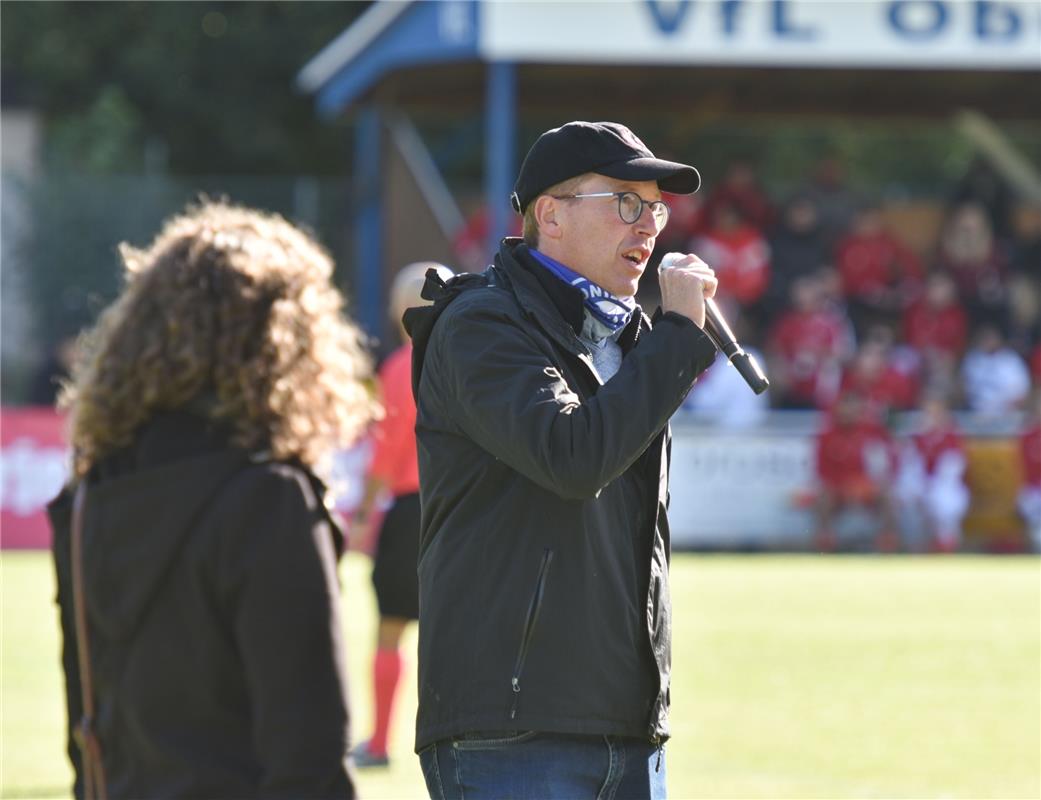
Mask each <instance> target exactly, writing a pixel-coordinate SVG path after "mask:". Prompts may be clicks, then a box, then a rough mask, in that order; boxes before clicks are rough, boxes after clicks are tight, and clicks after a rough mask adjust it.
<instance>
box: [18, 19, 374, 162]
mask: <svg viewBox="0 0 1041 800" xmlns="http://www.w3.org/2000/svg"><path fill="white" fill-rule="evenodd" d="M367 5H368V3H294V2H246V3H215V2H200V3H188V2H173V3H154V2H114V3H105V2H55V3H4V4H3V5H2V7H0V13H2V25H0V35H2V43H0V52H2V70H3V73H4V90H5V104H15V105H30V106H32V107H35V108H37V109H39V110H40V111H42V112H43V113H44V114H45V116H46V119H47V121H48V127H47V147H46V148H45V153H46V158H47V161H48V164H50V165H53V166H55V167H60V168H62V169H78V170H83V171H89V172H94V173H98V172H103V173H112V172H131V171H137V170H138V169H140V168H141V166H142V165H146V166H147V165H149V161H152V162H156V161H158V162H159V163H158V164H157V165H156V164H153V166H159V167H163V166H165V167H166V168H167V169H168V170H169V171H171V172H174V173H181V174H185V173H223V174H226V173H252V174H271V173H290V172H298V173H310V174H315V173H323V172H338V171H342V170H343V169H344V168H345V166H346V163H347V156H348V155H349V151H348V148H347V147H346V146H345V144H344V142H343V135H344V134H343V130H342V128H340V127H338V126H336V125H329V124H327V123H323V122H320V121H319V120H317V119H316V117H315V114H314V111H313V106H312V102H311V98H310V97H307V96H303V95H300V94H298V93H296V92H295V90H294V88H293V80H294V77H295V75H296V73H297V71H298V70H299V69H300V68H301V67H302V66H303V64H304V63H306V61H307V59H308V58H310V57H311V56H312V55H314V54H315V53H316V52H318V51H319V50H320V49H321V48H322V47H324V46H325V45H326V44H328V43H329V42H330V41H331V40H332V39H334V38H335V37H336V36H338V35H339V34H340V33H341V32H342V31H343V30H344V29H345V28H346V27H348V26H349V25H350V23H351V22H352V21H353V20H354V19H355V18H356V17H357V16H358V14H360V13H361V12H362V11H364V10H365V8H366V7H367Z"/></svg>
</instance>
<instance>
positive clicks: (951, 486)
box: [896, 395, 969, 553]
mask: <svg viewBox="0 0 1041 800" xmlns="http://www.w3.org/2000/svg"><path fill="white" fill-rule="evenodd" d="M966 465H967V460H966V457H965V444H964V442H963V441H962V436H961V433H960V432H959V430H958V428H957V426H956V425H955V422H954V418H953V417H952V416H951V412H950V407H949V406H948V404H947V401H946V400H945V399H944V398H943V397H940V396H937V395H932V396H930V397H928V398H926V399H925V401H924V402H923V403H922V407H921V423H920V427H919V429H918V431H917V432H915V433H913V434H912V435H911V436H910V437H909V439H908V441H907V442H906V443H905V446H904V448H903V450H902V452H901V458H900V468H899V472H898V476H897V482H896V494H897V497H898V498H899V499H900V501H902V502H903V503H905V504H906V505H907V506H909V507H910V509H911V510H912V511H913V512H915V516H916V517H917V516H918V515H921V517H922V518H924V520H925V523H926V525H925V527H926V530H927V531H928V534H929V549H930V550H931V551H932V552H936V553H953V552H955V551H956V550H957V549H958V547H959V545H960V543H961V534H962V528H961V524H962V520H963V519H964V518H965V512H966V511H968V509H969V489H968V487H967V486H966V485H965V467H966Z"/></svg>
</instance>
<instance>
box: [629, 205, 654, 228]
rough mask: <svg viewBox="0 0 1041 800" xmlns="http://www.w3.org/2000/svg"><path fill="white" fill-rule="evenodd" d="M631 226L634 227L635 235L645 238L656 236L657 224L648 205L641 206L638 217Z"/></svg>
mask: <svg viewBox="0 0 1041 800" xmlns="http://www.w3.org/2000/svg"><path fill="white" fill-rule="evenodd" d="M633 225H635V226H636V231H637V233H640V234H644V235H647V236H657V235H658V223H657V222H655V221H654V214H653V213H652V212H651V206H650V204H649V203H644V204H643V207H642V208H641V209H640V216H639V217H637V219H636V222H634V223H633Z"/></svg>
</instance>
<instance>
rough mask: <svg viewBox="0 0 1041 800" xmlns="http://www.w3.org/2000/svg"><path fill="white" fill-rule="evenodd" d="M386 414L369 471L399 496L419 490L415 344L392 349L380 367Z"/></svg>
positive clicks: (377, 433)
mask: <svg viewBox="0 0 1041 800" xmlns="http://www.w3.org/2000/svg"><path fill="white" fill-rule="evenodd" d="M379 379H380V393H381V395H382V400H383V408H384V417H383V419H381V420H379V421H378V422H377V423H376V425H375V428H374V430H373V435H372V441H373V454H372V463H371V464H370V465H369V473H370V474H371V475H373V476H375V477H377V478H381V479H382V480H384V481H386V482H387V483H388V484H389V485H390V491H391V493H392V494H393V495H394V496H395V497H400V496H401V495H403V494H412V493H413V492H418V491H419V456H418V455H417V454H416V401H415V400H414V399H413V397H412V345H411V343H409V344H406V345H403V346H401V347H399V348H398V349H397V350H395V351H394V352H393V353H391V354H390V355H389V356H388V357H387V360H386V361H384V362H383V366H382V367H381V368H380V374H379Z"/></svg>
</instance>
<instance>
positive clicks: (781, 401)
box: [767, 275, 852, 408]
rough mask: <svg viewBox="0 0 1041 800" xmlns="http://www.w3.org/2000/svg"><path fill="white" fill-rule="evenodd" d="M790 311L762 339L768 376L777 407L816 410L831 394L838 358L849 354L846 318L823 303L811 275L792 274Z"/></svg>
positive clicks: (820, 288)
mask: <svg viewBox="0 0 1041 800" xmlns="http://www.w3.org/2000/svg"><path fill="white" fill-rule="evenodd" d="M791 304H792V309H791V310H790V311H788V312H786V313H785V314H783V315H782V316H781V318H780V319H779V320H778V321H777V322H776V323H775V324H774V326H773V328H772V329H771V330H770V334H769V336H768V337H767V341H768V342H769V345H770V365H771V366H770V380H771V382H772V384H773V387H772V390H773V391H774V392H775V393H776V396H777V398H778V399H777V405H778V406H779V407H780V408H817V407H818V406H820V405H822V404H824V398H828V399H829V400H830V399H831V398H833V397H834V396H835V393H836V390H837V388H838V381H839V376H840V374H841V370H842V367H841V365H842V362H843V361H844V360H845V359H846V358H847V357H848V356H849V355H850V353H851V352H852V334H851V332H850V330H849V326H848V325H847V324H846V320H845V319H844V318H843V317H842V316H841V315H839V314H838V313H836V312H835V310H834V309H832V308H830V307H829V306H828V305H827V304H826V299H825V296H824V290H823V285H822V282H821V280H820V278H818V277H817V276H816V275H805V276H803V277H800V278H797V279H796V280H795V282H794V283H793V284H792V289H791Z"/></svg>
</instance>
